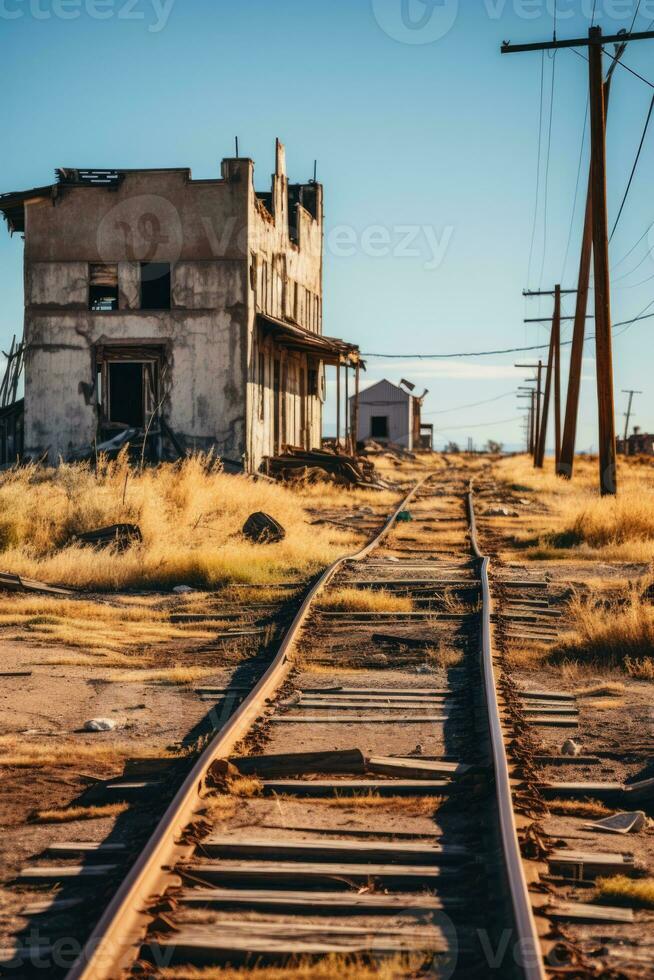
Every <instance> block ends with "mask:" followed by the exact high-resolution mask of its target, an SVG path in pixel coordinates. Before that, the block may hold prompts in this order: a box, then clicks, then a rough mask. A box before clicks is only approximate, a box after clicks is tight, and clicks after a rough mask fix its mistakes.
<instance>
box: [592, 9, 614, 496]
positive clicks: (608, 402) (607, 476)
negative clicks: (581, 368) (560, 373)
mask: <svg viewBox="0 0 654 980" xmlns="http://www.w3.org/2000/svg"><path fill="white" fill-rule="evenodd" d="M589 37H590V38H592V39H593V40H594V41H595V43H594V44H591V45H590V47H589V48H588V64H589V68H590V139H591V158H592V161H593V167H592V170H591V184H592V186H593V191H592V201H593V205H592V209H593V268H594V272H595V361H596V365H597V411H598V416H599V468H600V493H601V494H602V496H606V495H608V494H614V493H616V491H617V481H616V458H615V406H614V402H613V352H612V349H611V284H610V280H609V223H608V215H607V210H606V126H605V115H604V83H603V79H602V29H601V28H600V27H591V29H590V32H589Z"/></svg>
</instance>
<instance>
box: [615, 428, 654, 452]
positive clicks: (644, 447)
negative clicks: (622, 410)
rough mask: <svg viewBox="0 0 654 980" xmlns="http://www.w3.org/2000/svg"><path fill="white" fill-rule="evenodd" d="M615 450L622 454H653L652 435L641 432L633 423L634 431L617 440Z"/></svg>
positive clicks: (653, 438) (653, 436)
mask: <svg viewBox="0 0 654 980" xmlns="http://www.w3.org/2000/svg"><path fill="white" fill-rule="evenodd" d="M617 451H618V453H620V454H621V455H622V456H654V435H651V434H650V433H649V432H641V431H640V427H639V426H637V425H635V426H634V431H633V432H632V433H631V435H629V436H627V439H626V442H625V440H624V439H618V440H617Z"/></svg>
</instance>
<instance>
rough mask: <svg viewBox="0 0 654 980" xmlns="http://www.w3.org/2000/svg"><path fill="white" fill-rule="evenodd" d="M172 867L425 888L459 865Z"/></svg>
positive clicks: (231, 875)
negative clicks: (374, 881) (375, 882)
mask: <svg viewBox="0 0 654 980" xmlns="http://www.w3.org/2000/svg"><path fill="white" fill-rule="evenodd" d="M175 870H176V871H177V872H178V873H179V874H180V875H181V876H182V878H184V879H188V878H189V877H190V878H192V880H193V882H195V883H197V882H198V881H206V882H209V883H211V882H220V883H223V884H226V883H228V882H231V883H233V884H235V885H237V887H239V888H241V887H243V886H246V885H248V884H254V883H255V882H257V883H262V884H263V885H266V886H276V885H290V886H291V887H295V888H303V887H307V888H312V887H317V886H321V885H327V886H328V887H332V888H333V887H336V888H341V889H345V890H347V889H349V888H351V887H352V885H356V884H368V882H369V881H370V880H371V879H375V880H377V881H378V882H380V884H383V885H384V886H385V887H387V888H389V887H396V888H413V889H416V888H425V887H429V885H430V883H433V886H435V885H436V882H438V883H440V882H441V881H443V880H444V879H452V881H454V882H456V881H459V880H460V875H461V871H460V868H458V867H450V866H447V865H446V866H445V867H439V866H436V865H432V864H429V865H400V864H351V863H349V862H339V863H338V864H337V865H334V866H331V865H329V864H324V863H320V862H305V861H229V860H226V859H222V860H216V861H212V860H209V859H204V860H197V861H192V862H189V863H187V864H180V865H177V866H176V868H175ZM308 898H310V896H308Z"/></svg>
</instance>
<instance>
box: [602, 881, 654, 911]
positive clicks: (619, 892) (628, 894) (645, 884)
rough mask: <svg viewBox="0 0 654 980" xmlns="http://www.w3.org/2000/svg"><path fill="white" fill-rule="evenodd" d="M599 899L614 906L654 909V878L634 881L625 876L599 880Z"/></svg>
mask: <svg viewBox="0 0 654 980" xmlns="http://www.w3.org/2000/svg"><path fill="white" fill-rule="evenodd" d="M597 897H598V898H599V899H600V900H601V901H605V902H610V903H611V904H612V905H628V906H635V907H636V908H642V909H654V878H641V879H639V880H634V879H633V878H627V877H626V876H625V875H615V876H614V877H612V878H598V879H597Z"/></svg>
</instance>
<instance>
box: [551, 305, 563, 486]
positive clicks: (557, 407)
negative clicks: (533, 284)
mask: <svg viewBox="0 0 654 980" xmlns="http://www.w3.org/2000/svg"><path fill="white" fill-rule="evenodd" d="M552 344H553V347H554V351H553V353H554V463H555V468H556V469H558V466H559V460H560V458H561V287H560V286H555V287H554V317H553V318H552Z"/></svg>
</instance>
